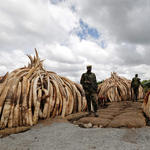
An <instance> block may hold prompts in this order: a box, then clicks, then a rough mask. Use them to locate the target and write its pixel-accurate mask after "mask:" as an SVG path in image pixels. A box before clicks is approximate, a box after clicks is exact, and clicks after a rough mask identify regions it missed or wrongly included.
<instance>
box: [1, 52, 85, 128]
mask: <svg viewBox="0 0 150 150" xmlns="http://www.w3.org/2000/svg"><path fill="white" fill-rule="evenodd" d="M35 52H36V57H34V58H32V57H31V55H28V57H29V58H30V61H31V64H28V67H23V68H19V69H16V70H14V71H12V72H11V73H7V74H6V75H5V76H4V77H3V78H2V79H1V81H0V129H4V128H6V127H17V126H28V125H30V126H32V125H34V124H37V122H38V120H39V118H42V119H46V118H49V117H52V118H53V117H55V116H56V115H61V116H62V117H64V116H66V115H69V114H71V113H76V112H80V111H84V110H86V107H87V103H86V99H85V93H84V90H83V88H82V86H81V85H80V84H78V83H75V82H72V81H70V80H69V79H67V78H65V77H61V76H59V75H57V74H56V73H54V72H50V71H46V70H44V69H43V65H42V63H43V61H40V59H39V57H38V53H37V51H36V50H35Z"/></svg>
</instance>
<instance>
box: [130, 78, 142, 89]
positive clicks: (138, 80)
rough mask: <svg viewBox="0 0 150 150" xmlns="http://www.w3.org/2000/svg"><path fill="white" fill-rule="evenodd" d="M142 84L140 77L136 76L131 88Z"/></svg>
mask: <svg viewBox="0 0 150 150" xmlns="http://www.w3.org/2000/svg"><path fill="white" fill-rule="evenodd" d="M140 84H141V81H140V78H138V77H134V78H133V79H132V82H131V88H138V87H139V86H140Z"/></svg>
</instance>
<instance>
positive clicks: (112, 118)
mask: <svg viewBox="0 0 150 150" xmlns="http://www.w3.org/2000/svg"><path fill="white" fill-rule="evenodd" d="M107 105H108V107H104V108H101V107H99V110H98V114H99V117H97V118H96V117H94V114H91V115H90V116H89V117H86V114H87V112H81V113H77V114H72V115H69V116H67V117H65V118H64V119H61V118H60V117H59V116H58V117H56V118H54V119H47V120H40V121H39V123H38V124H37V125H35V126H33V127H32V128H30V127H26V130H28V131H26V132H23V133H18V134H11V135H9V136H7V135H8V134H6V132H5V134H3V135H2V136H1V137H3V138H1V139H0V149H2V150H5V149H7V150H9V149H11V150H17V149H18V150H20V149H23V150H38V149H39V150H40V149H62V150H67V149H68V150H69V149H73V150H77V149H80V150H84V149H97V150H98V149H100V150H126V149H128V150H147V149H149V147H150V142H149V140H150V132H149V131H150V127H149V126H146V118H145V117H144V114H143V113H142V103H141V101H140V102H131V101H124V102H114V103H107ZM81 127H82V128H81ZM22 131H25V129H24V130H22ZM18 132H19V131H18ZM1 133H2V132H1Z"/></svg>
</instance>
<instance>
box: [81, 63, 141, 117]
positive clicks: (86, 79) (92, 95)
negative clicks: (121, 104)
mask: <svg viewBox="0 0 150 150" xmlns="http://www.w3.org/2000/svg"><path fill="white" fill-rule="evenodd" d="M91 70H92V66H91V65H88V66H87V72H86V73H83V74H82V76H81V80H80V83H81V84H82V86H83V89H84V91H85V96H86V100H87V106H88V114H87V116H89V115H91V101H92V105H93V108H94V115H95V117H98V114H97V103H98V101H97V100H98V97H97V95H98V91H97V88H98V85H97V80H96V75H95V74H94V73H92V72H91ZM140 84H141V82H140V78H138V74H135V77H134V78H133V79H132V81H131V91H132V89H133V92H134V97H133V101H134V100H135V101H137V97H138V91H139V86H140ZM131 93H132V92H131Z"/></svg>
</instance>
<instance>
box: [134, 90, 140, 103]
mask: <svg viewBox="0 0 150 150" xmlns="http://www.w3.org/2000/svg"><path fill="white" fill-rule="evenodd" d="M133 92H134V97H133V100H136V101H137V97H138V94H139V89H138V88H133Z"/></svg>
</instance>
